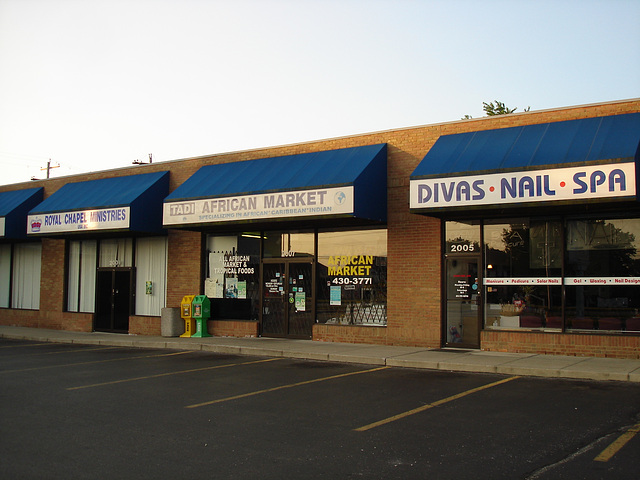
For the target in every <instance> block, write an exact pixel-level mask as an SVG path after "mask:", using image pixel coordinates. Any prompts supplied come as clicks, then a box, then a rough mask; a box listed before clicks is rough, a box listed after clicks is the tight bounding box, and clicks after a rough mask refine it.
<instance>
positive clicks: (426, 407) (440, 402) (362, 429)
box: [354, 376, 520, 432]
mask: <svg viewBox="0 0 640 480" xmlns="http://www.w3.org/2000/svg"><path fill="white" fill-rule="evenodd" d="M516 378H520V377H519V376H516V377H509V378H505V379H503V380H499V381H497V382H493V383H489V384H487V385H483V386H481V387H477V388H472V389H471V390H467V391H466V392H462V393H458V394H457V395H452V396H450V397H447V398H443V399H442V400H437V401H435V402H433V403H428V404H426V405H423V406H421V407H418V408H414V409H413V410H409V411H407V412H403V413H399V414H398V415H394V416H393V417H389V418H385V419H383V420H380V421H378V422H374V423H370V424H369V425H365V426H363V427H359V428H356V429H354V431H355V432H365V431H367V430H371V429H372V428H376V427H379V426H381V425H386V424H387V423H391V422H395V421H396V420H400V419H402V418H405V417H408V416H410V415H415V414H416V413H420V412H424V411H425V410H429V409H430V408H433V407H437V406H439V405H443V404H445V403H448V402H452V401H453V400H457V399H459V398H462V397H466V396H467V395H471V394H472V393H476V392H479V391H481V390H486V389H487V388H491V387H496V386H498V385H502V384H503V383H507V382H510V381H511V380H515V379H516Z"/></svg>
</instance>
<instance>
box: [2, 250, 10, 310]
mask: <svg viewBox="0 0 640 480" xmlns="http://www.w3.org/2000/svg"><path fill="white" fill-rule="evenodd" d="M9 292H11V245H9V244H3V245H0V308H8V307H9Z"/></svg>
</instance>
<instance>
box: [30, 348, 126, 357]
mask: <svg viewBox="0 0 640 480" xmlns="http://www.w3.org/2000/svg"><path fill="white" fill-rule="evenodd" d="M114 348H120V347H96V348H76V349H69V350H58V351H56V352H40V353H28V354H26V355H20V357H40V356H42V355H61V354H64V353H79V352H95V351H100V350H113V349H114Z"/></svg>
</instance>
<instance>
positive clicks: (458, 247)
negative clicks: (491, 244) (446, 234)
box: [451, 243, 475, 253]
mask: <svg viewBox="0 0 640 480" xmlns="http://www.w3.org/2000/svg"><path fill="white" fill-rule="evenodd" d="M474 250H475V246H474V245H473V244H471V245H469V244H464V245H463V244H460V243H459V244H455V245H451V253H460V252H473V251H474Z"/></svg>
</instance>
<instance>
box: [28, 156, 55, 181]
mask: <svg viewBox="0 0 640 480" xmlns="http://www.w3.org/2000/svg"><path fill="white" fill-rule="evenodd" d="M52 168H60V164H58V165H53V166H51V159H49V161H48V162H47V166H46V167H45V168H41V169H40V171H41V172H42V171H44V170H46V171H47V178H49V176H50V175H51V169H52ZM31 180H40V179H39V178H36V177H31Z"/></svg>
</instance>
